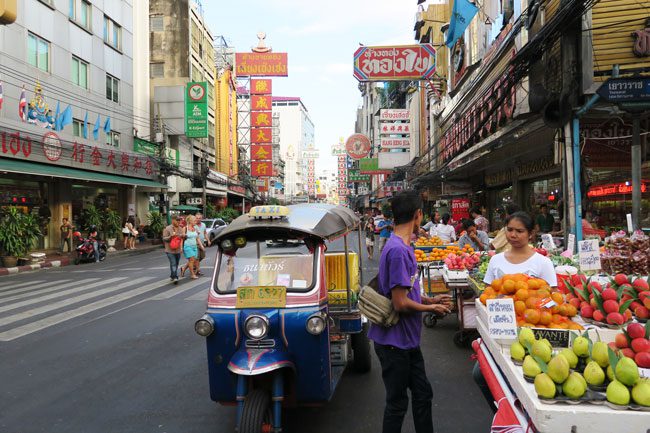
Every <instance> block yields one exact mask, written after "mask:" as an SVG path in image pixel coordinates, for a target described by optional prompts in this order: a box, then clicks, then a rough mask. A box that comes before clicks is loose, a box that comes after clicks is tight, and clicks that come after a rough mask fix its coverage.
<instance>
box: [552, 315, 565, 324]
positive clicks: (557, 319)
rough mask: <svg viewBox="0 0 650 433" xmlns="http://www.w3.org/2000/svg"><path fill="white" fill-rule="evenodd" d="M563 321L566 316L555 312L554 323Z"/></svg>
mask: <svg viewBox="0 0 650 433" xmlns="http://www.w3.org/2000/svg"><path fill="white" fill-rule="evenodd" d="M562 321H564V317H562V316H560V315H559V314H553V323H560V322H562Z"/></svg>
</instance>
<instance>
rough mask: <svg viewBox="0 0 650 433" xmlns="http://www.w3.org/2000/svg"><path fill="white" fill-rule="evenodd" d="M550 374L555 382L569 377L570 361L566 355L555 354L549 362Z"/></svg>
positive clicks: (561, 381) (560, 381)
mask: <svg viewBox="0 0 650 433" xmlns="http://www.w3.org/2000/svg"><path fill="white" fill-rule="evenodd" d="M548 376H549V377H550V378H551V379H553V382H555V383H563V382H564V381H565V380H566V379H567V377H569V361H567V360H566V358H565V357H564V356H559V355H558V356H555V357H553V359H551V362H549V363H548Z"/></svg>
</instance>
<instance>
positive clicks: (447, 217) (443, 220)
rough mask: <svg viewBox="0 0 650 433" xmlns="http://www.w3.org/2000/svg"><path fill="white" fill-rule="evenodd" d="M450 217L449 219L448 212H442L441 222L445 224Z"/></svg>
mask: <svg viewBox="0 0 650 433" xmlns="http://www.w3.org/2000/svg"><path fill="white" fill-rule="evenodd" d="M450 219H451V215H449V214H448V213H446V214H444V215H443V216H442V223H443V224H445V225H447V224H449V220H450Z"/></svg>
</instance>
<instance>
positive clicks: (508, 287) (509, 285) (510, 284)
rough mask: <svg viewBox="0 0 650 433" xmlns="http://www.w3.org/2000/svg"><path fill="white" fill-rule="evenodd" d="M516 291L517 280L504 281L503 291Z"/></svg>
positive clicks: (508, 292)
mask: <svg viewBox="0 0 650 433" xmlns="http://www.w3.org/2000/svg"><path fill="white" fill-rule="evenodd" d="M514 292H515V282H514V281H512V280H504V281H503V293H507V294H510V293H514Z"/></svg>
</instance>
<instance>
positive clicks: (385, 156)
mask: <svg viewBox="0 0 650 433" xmlns="http://www.w3.org/2000/svg"><path fill="white" fill-rule="evenodd" d="M378 156H379V161H378V166H379V169H384V170H392V169H394V168H395V167H402V166H405V165H407V164H408V163H409V162H411V152H381V153H379V155H378Z"/></svg>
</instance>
